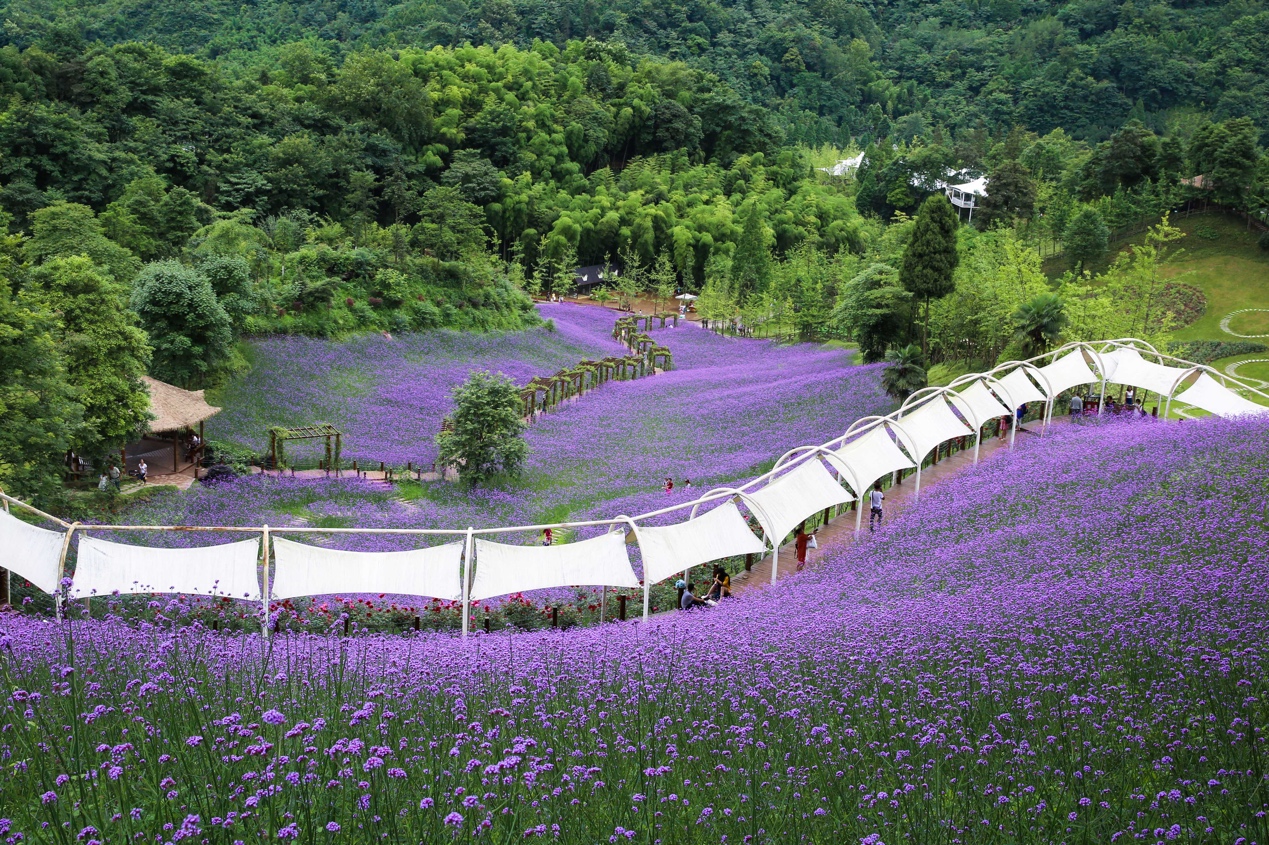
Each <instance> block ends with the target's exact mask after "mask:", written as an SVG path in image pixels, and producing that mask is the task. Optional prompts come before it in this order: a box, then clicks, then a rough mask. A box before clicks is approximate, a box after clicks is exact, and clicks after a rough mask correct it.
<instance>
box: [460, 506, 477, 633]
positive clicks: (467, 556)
mask: <svg viewBox="0 0 1269 845" xmlns="http://www.w3.org/2000/svg"><path fill="white" fill-rule="evenodd" d="M472 534H473V531H472V527H471V526H470V525H469V526H467V538H466V539H465V540H464V541H463V588H462V591H461V593H460V595H461V596H462V600H463V636H464V637H465V636H467V633H468V629H469V628H470V627H471V619H470V617H471V574H472V564H473V560H472V552H473V551H474V550H475V542H474V541H473V540H472Z"/></svg>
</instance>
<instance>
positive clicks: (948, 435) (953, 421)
mask: <svg viewBox="0 0 1269 845" xmlns="http://www.w3.org/2000/svg"><path fill="white" fill-rule="evenodd" d="M927 389H929V388H927ZM935 390H936V392H935V393H934V394H933V397H932V398H930V399H929V401H927V402H926V403H925V404H924V405H921V406H920V407H919V408H917V409H916V410H915V411H909V412H906V413H903V415H902V416H900V417H899V422H900V423H902V424H903V434H904V436H905V437H906V438H908V440H909V441H910V442H908V443H905V444H904V445H905V446H908V447H910V448H909V449H908V454H909V455H911V456H912V459H913V461H915V462H916V465H917V477H916V494H917V495H920V493H921V462H922V461H924V460H925V458H926V456H927V455H929V454H930V453H931V452H933V451H934V450H935V449H936V448H937V447H939V446H942V445H943V444H944V443H946V442H947V441H949V440H952V439H954V438H957V437H965V436H967V435H970V434H973V435H975V442H974V448H975V450H977V448H978V442H979V439H978V438H981V436H982V427H981V426H982V423H983V422H985V420H980V419H978V417H977V416H974V414H973V409H972V408H969V407H968V405H965V404H964V403H962V408H963V410H964V411H965V412H966V413H967V414H968V415H969V416H970V417H972V419H971V420H970V421H969V422H966V421H965V420H963V419H961V418H960V417H958V416H957V415H956V414H955V413H954V412H953V411H952V408H951V406H950V405H948V404H947V401H946V399H945V396H946V395H947V394H948V393H949V392H950V391H949V390H948V388H935ZM920 393H921V391H918V392H917V393H914V394H912V396H911V397H909V401H911V400H912V399H914V398H917V397H918V396H920ZM904 405H905V407H906V405H907V403H906V402H905V403H904ZM901 410H902V409H901Z"/></svg>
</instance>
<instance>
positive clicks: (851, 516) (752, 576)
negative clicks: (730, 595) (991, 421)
mask: <svg viewBox="0 0 1269 845" xmlns="http://www.w3.org/2000/svg"><path fill="white" fill-rule="evenodd" d="M1054 422H1055V423H1057V424H1065V423H1066V422H1067V420H1066V418H1065V417H1057V416H1056V415H1055V417H1054ZM1039 433H1040V423H1039V421H1038V420H1034V421H1029V422H1027V423H1026V424H1025V425H1024V427H1023V428H1022V429H1020V430H1019V431H1018V436H1017V440H1016V446H1015V448H1025V446H1026V445H1027V443H1028V442H1029V441H1030V440H1031V439H1032V438H1035V437H1037V436H1038V435H1039ZM1008 446H1009V439H1008V437H1005V438H1003V439H1002V438H999V437H992V438H989V439H986V440H984V441H983V443H982V446H981V448H980V450H979V453H978V460H979V461H984V460H988V459H989V458H990V457H991V456H992V455H994V454H996V453H997V452H999V451H1001V450H1002V449H1006V448H1008ZM973 463H974V450H973V447H972V446H971V447H970V448H968V449H966V450H965V451H963V452H957V453H956V454H954V455H952V456H951V457H950V458H943V459H942V460H940V461H939V462H938V463H937V464H936V465H934V466H932V467H926V468H924V469H923V470H921V490H922V491H925V490H928V489H929V488H930V487H933V486H934V485H935V484H938V483H939V482H940V481H942V480H943V479H945V478H948V477H950V476H952V475H955V474H956V473H958V472H960V471H961V470H962V469H964V468H965V467H969V466H973ZM915 491H916V475H915V474H914V475H910V476H908V477H906V478H904V479H903V481H901V482H900V483H899V484H897V485H895V486H894V487H891V488H889V489H888V490H886V491H885V493H886V502H885V508H884V510H885V519H886V522H890V521H891V520H893V519H895V518H896V517H898V516H899V515H900V514H902V513H903V512H904V511H905V510H907V509H908V508H910V507H912V506H913V505H915V504H916V499H917V497H916V495H915ZM862 525H863V530H862V531H861V532H860V534H859V535H858V537H867V536H868V512H867V511H865V512H864V518H863V523H862ZM856 539H857V535H856V534H855V512H854V511H846V512H845V513H843V514H842V515H841V516H838V517H835V518H834V519H833V520H832V521H831V522H829V524H828V525H825V526H821V527H820V530H819V533H818V534H817V535H816V542H817V543H819V548H818V549H814V550H811V551H809V552H807V556H806V565H807V567H814V566H816V565H818V563H819V562H820V560H821V559H822V558H823V556H824V554H825V553H826V552H828V551H829V550H830V549H831V550H833V551H838V550H840V549H842V548H845V547H849V546H850V545H851V544H853V543H854V542H856ZM796 573H797V559H796V557H795V556H794V548H793V544H792V543H788V544H787V545H784V546H781V547H780V568H779V570H778V571H777V573H776V575H777V577H778V578H780V579H783V578H788V577H789V576H790V575H794V574H796ZM731 583H732V591H733V592H734V593H737V594H739V593H742V592H744V591H745V590H748V589H754V588H758V587H763V586H766V585H768V584H770V583H771V555H767V556H766V557H764V558H763V559H762V560H761V561H759V562H758V563H755V564H754V566H753V569H752V570H750V571H749V572H748V573H747V574H746V573H741V574H739V575H737V576H735V577H734V578H732V580H731Z"/></svg>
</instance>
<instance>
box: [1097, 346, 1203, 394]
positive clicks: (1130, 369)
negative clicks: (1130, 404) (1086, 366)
mask: <svg viewBox="0 0 1269 845" xmlns="http://www.w3.org/2000/svg"><path fill="white" fill-rule="evenodd" d="M1102 360H1103V361H1105V362H1106V370H1107V373H1106V381H1107V382H1109V383H1110V384H1123V385H1128V386H1130V387H1142V388H1145V389H1146V390H1153V391H1154V392H1155V393H1158V394H1159V395H1160V396H1168V395H1170V394H1171V393H1172V391H1173V390H1174V389H1175V388H1176V385H1177V382H1178V381H1179V380H1180V378H1181V376H1183V375H1185V373H1186V372H1187V370H1184V369H1181V368H1180V367H1166V366H1164V365H1163V364H1156V363H1154V362H1152V361H1147V360H1146V359H1145V358H1142V357H1141V353H1140V352H1138V351H1137V350H1135V349H1127V348H1124V347H1120V348H1119V349H1116V350H1114V351H1113V352H1109V353H1105V354H1103V355H1102Z"/></svg>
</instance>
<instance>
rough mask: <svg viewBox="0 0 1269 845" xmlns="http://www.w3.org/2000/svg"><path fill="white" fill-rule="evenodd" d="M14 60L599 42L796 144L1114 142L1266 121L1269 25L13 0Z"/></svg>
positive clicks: (1059, 15)
mask: <svg viewBox="0 0 1269 845" xmlns="http://www.w3.org/2000/svg"><path fill="white" fill-rule="evenodd" d="M0 9H2V10H3V17H4V18H5V38H6V40H7V41H8V43H10V44H13V45H14V46H16V47H18V48H19V49H23V48H25V47H28V46H32V45H35V44H39V43H42V42H43V43H50V42H54V43H61V44H64V45H65V46H66V47H67V48H68V49H78V48H79V47H80V45H81V44H82V42H84V41H88V42H96V41H101V42H103V43H106V44H118V43H123V42H127V41H147V42H153V43H156V44H160V45H162V46H164V47H166V48H168V49H170V50H173V51H175V52H181V53H188V54H191V55H199V56H202V57H206V58H222V57H224V58H228V59H230V60H231V61H233V62H234V63H237V64H242V65H246V66H267V65H269V64H271V63H273V62H274V61H276V57H277V50H279V49H280V48H283V47H284V46H285V45H287V44H289V43H293V42H297V41H305V40H307V41H309V43H311V44H314V45H318V46H319V49H320V51H321V52H322V53H323V54H324V55H326V56H329V57H331V58H333V59H335V60H338V58H339V57H341V56H343V55H347V54H348V53H349V52H352V51H356V50H358V49H362V48H366V47H392V48H396V49H415V48H419V47H425V48H426V47H431V46H434V45H441V46H446V47H458V46H461V45H463V44H466V43H472V44H488V45H492V46H495V47H497V46H501V45H503V44H511V45H515V46H518V47H520V48H528V47H529V46H531V45H532V44H533V43H534V42H537V41H541V42H545V43H552V44H554V45H555V46H556V47H559V48H561V49H563V48H565V46H566V44H567V42H568V41H570V40H584V39H587V38H594V39H598V40H601V41H605V42H616V43H620V44H623V45H625V46H626V48H627V49H629V50H630V51H631V52H632V53H633V54H638V55H652V56H659V57H662V58H665V59H669V60H673V61H680V62H684V63H685V64H687V65H689V66H691V67H692V68H694V69H698V70H701V71H704V72H707V73H712V74H713V75H715V76H717V77H718V78H719V79H722V80H723V81H724V82H725V83H726V84H727V86H728V87H729V89H731V91H734V92H735V93H736V95H737V96H739V97H741V98H742V99H744V100H745V101H747V102H750V103H757V104H760V105H762V106H763V107H764V108H768V109H770V110H771V111H772V112H775V113H776V114H778V115H779V117H780V124H781V128H782V129H783V131H784V133H785V134H786V137H787V139H788V140H789V141H791V142H801V143H807V144H812V145H815V144H820V143H825V142H830V143H838V144H841V143H844V142H846V141H847V140H848V139H849V138H852V137H860V138H865V139H868V140H872V139H877V138H882V137H886V136H887V135H890V134H891V133H897V135H898V136H899V137H900V138H902V139H905V140H906V139H911V138H913V137H917V136H920V135H922V134H924V133H925V132H926V131H929V130H933V129H939V128H941V129H942V130H944V131H951V132H960V131H966V130H974V129H978V128H984V129H986V130H987V131H1000V130H1002V129H1008V128H1010V127H1012V126H1014V125H1023V126H1026V127H1028V128H1029V129H1031V130H1033V131H1036V132H1039V133H1041V134H1044V133H1047V132H1049V131H1051V130H1053V129H1056V128H1059V127H1060V128H1063V129H1065V130H1066V131H1067V132H1068V133H1070V134H1072V135H1074V136H1076V137H1079V138H1089V139H1093V140H1103V139H1104V138H1106V137H1108V136H1109V135H1110V134H1111V133H1112V132H1113V131H1115V130H1116V129H1117V128H1118V127H1119V126H1120V125H1122V124H1123V123H1124V122H1126V121H1127V120H1128V119H1130V118H1132V117H1137V118H1139V119H1141V120H1142V121H1143V122H1144V123H1146V124H1147V125H1149V126H1151V127H1152V128H1154V129H1155V130H1156V131H1158V130H1161V129H1163V128H1164V124H1165V123H1166V122H1167V121H1168V120H1171V119H1182V120H1187V119H1188V120H1194V119H1201V117H1202V116H1203V115H1210V116H1212V117H1214V118H1216V119H1221V120H1225V119H1229V118H1234V117H1250V118H1252V119H1253V120H1254V121H1255V122H1256V123H1257V124H1258V125H1260V126H1262V127H1263V126H1266V125H1269V77H1266V73H1267V72H1269V10H1267V9H1266V6H1265V4H1264V3H1263V2H1257V0H1223V1H1222V0H1217V2H1196V0H1172V2H1159V0H1129V2H1118V0H1075V2H1059V0H965V2H953V0H942V2H918V0H865V1H864V2H851V0H772V2H754V3H740V2H717V0H686V2H677V0H676V1H675V2H671V1H670V0H638V2H635V0H614V1H613V2H607V3H598V2H595V0H447V2H444V3H441V2H435V0H299V2H292V0H286V2H283V0H258V2H253V3H239V2H236V0H208V2H199V3H188V2H182V0H101V2H90V3H83V2H81V3H68V2H64V1H63V0H5V2H3V3H0Z"/></svg>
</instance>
